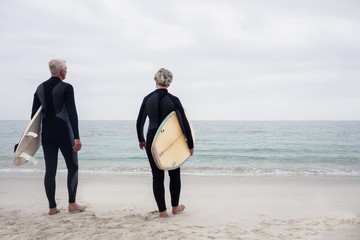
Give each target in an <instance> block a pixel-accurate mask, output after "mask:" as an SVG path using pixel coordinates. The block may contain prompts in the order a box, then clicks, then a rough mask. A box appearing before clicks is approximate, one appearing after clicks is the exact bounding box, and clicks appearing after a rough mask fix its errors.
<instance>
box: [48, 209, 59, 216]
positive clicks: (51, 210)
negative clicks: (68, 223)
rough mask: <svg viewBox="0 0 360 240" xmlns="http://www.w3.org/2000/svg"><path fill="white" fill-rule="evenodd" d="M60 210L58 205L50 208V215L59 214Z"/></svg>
mask: <svg viewBox="0 0 360 240" xmlns="http://www.w3.org/2000/svg"><path fill="white" fill-rule="evenodd" d="M58 212H60V210H58V209H57V208H56V207H54V208H49V213H48V214H49V215H54V214H57V213H58Z"/></svg>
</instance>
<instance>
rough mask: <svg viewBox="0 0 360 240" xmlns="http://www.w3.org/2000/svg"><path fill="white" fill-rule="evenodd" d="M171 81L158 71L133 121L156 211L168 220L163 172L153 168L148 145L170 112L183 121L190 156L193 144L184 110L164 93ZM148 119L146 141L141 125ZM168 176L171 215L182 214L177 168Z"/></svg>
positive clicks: (177, 100) (176, 101) (166, 73)
mask: <svg viewBox="0 0 360 240" xmlns="http://www.w3.org/2000/svg"><path fill="white" fill-rule="evenodd" d="M172 78H173V75H172V73H171V72H170V71H169V70H167V69H164V68H161V69H160V70H159V71H158V72H157V73H156V74H155V77H154V79H155V83H156V90H154V91H153V92H151V93H150V94H148V95H147V96H146V97H145V98H144V100H143V102H142V104H141V107H140V111H139V115H138V118H137V122H136V130H137V136H138V140H139V147H140V149H144V148H145V149H146V154H147V157H148V159H149V163H150V167H151V171H152V177H153V193H154V197H155V201H156V204H157V206H158V209H159V216H160V217H168V214H167V211H166V203H165V188H164V178H165V171H164V170H161V169H159V168H158V167H157V166H156V164H155V161H154V159H153V156H152V154H151V145H152V142H153V140H154V137H155V134H156V131H157V129H158V128H159V126H160V124H161V122H162V121H163V120H164V119H165V118H166V116H167V115H168V114H169V113H171V112H172V111H177V112H178V113H179V114H180V115H181V117H180V118H179V119H182V121H183V122H182V125H183V126H184V131H185V133H184V134H185V136H186V138H187V144H188V147H189V149H190V154H191V155H193V153H194V142H193V138H192V135H191V130H190V125H189V122H188V121H187V119H186V116H185V112H184V108H183V106H182V105H181V102H180V100H179V98H177V97H176V96H174V95H172V94H170V93H169V92H168V90H167V88H168V87H169V86H170V84H171V82H172ZM147 117H148V118H149V126H148V131H147V135H146V141H145V138H144V124H145V121H146V118H147ZM169 176H170V196H171V206H172V213H173V214H177V213H179V212H181V211H184V209H185V206H184V205H179V199H180V190H181V179H180V167H179V168H177V169H174V170H169Z"/></svg>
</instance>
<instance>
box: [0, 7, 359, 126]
mask: <svg viewBox="0 0 360 240" xmlns="http://www.w3.org/2000/svg"><path fill="white" fill-rule="evenodd" d="M359 12H360V1H358V0H354V1H347V0H338V1H335V0H334V1H331V0H302V1H295V0H294V1H292V0H283V1H276V0H275V1H274V0H272V1H268V0H264V1H255V0H254V1H245V0H244V1H242V0H217V1H215V0H203V1H196V0H182V1H171V0H167V1H165V0H164V1H156V0H155V1H148V0H128V1H120V0H119V1H117V0H56V1H55V0H32V1H20V0H1V1H0V16H1V19H0V49H1V50H0V69H1V78H0V89H1V101H0V113H1V115H0V119H3V120H16V119H28V118H29V117H30V111H31V106H32V99H33V93H34V91H35V89H36V87H37V86H38V85H39V84H40V83H41V82H43V81H45V80H47V79H48V78H49V77H50V73H49V70H48V61H49V60H50V59H52V58H64V59H65V60H66V61H67V65H68V75H67V79H66V80H65V81H67V82H69V83H71V84H72V85H73V86H74V88H75V94H76V103H77V108H78V114H79V118H80V120H92V119H109V120H135V119H136V117H137V114H138V110H139V107H140V104H141V102H142V99H143V97H144V96H145V95H146V94H148V93H149V92H151V91H153V90H154V88H155V83H154V80H153V76H154V74H155V72H156V71H157V70H158V69H159V68H161V67H165V68H168V69H169V70H171V71H172V72H173V75H174V79H173V84H172V85H171V86H170V88H169V91H170V92H171V93H173V94H174V95H176V96H178V97H179V98H180V100H181V102H182V104H183V105H184V107H185V108H186V109H187V111H188V114H189V115H190V117H191V118H192V119H194V120H360V14H359Z"/></svg>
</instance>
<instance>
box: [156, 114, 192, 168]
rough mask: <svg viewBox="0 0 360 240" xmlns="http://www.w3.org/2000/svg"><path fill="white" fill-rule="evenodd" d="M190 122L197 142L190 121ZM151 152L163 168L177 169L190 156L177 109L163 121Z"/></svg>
mask: <svg viewBox="0 0 360 240" xmlns="http://www.w3.org/2000/svg"><path fill="white" fill-rule="evenodd" d="M189 124H190V128H191V132H192V137H193V140H194V142H195V133H194V130H193V128H192V125H191V123H190V121H189ZM151 153H152V156H153V158H154V160H155V163H156V165H157V167H158V168H159V169H163V170H172V169H176V168H178V167H180V166H181V165H182V164H183V163H184V162H185V161H186V160H187V159H188V158H189V157H190V150H189V147H188V145H187V143H186V138H185V135H184V133H183V131H182V129H181V126H180V123H179V120H178V117H177V115H176V112H175V111H173V112H171V113H170V114H169V115H168V116H167V117H166V118H165V119H164V121H163V122H162V123H161V125H160V127H159V129H158V130H157V132H156V134H155V137H154V141H153V143H152V145H151Z"/></svg>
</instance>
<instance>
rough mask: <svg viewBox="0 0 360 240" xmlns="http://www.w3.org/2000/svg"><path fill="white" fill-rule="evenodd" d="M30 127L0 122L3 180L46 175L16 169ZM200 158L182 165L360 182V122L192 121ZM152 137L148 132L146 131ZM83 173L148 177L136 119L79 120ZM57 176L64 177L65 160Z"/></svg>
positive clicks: (204, 171) (204, 170) (192, 169)
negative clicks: (351, 178) (16, 158)
mask: <svg viewBox="0 0 360 240" xmlns="http://www.w3.org/2000/svg"><path fill="white" fill-rule="evenodd" d="M27 122H28V121H0V131H1V135H0V144H1V145H0V146H1V148H0V174H2V173H3V174H5V173H23V174H27V173H33V174H37V173H41V174H42V173H43V172H44V157H43V153H42V149H41V148H40V150H39V151H38V153H37V154H36V159H37V160H38V164H37V165H32V164H31V163H27V164H25V165H23V166H20V167H18V166H14V165H13V163H12V157H13V148H14V145H15V144H16V143H17V142H18V141H19V139H20V137H21V134H22V132H23V131H24V129H25V127H26V124H27ZM193 126H194V129H195V132H196V143H195V154H194V156H193V157H191V158H189V159H188V160H187V162H186V163H185V164H184V165H183V166H182V167H181V171H182V174H186V175H196V176H279V177H281V176H360V121H194V122H193ZM145 131H146V129H145ZM80 135H81V140H82V143H83V148H82V150H81V151H80V152H79V166H80V173H81V172H83V173H89V174H105V175H109V174H120V175H146V174H150V167H149V164H148V160H147V157H146V153H145V151H143V150H140V149H139V147H138V141H137V136H136V130H135V121H80ZM58 169H59V172H65V171H66V166H65V163H64V159H63V158H62V156H61V154H59V166H58Z"/></svg>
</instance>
